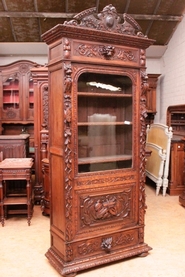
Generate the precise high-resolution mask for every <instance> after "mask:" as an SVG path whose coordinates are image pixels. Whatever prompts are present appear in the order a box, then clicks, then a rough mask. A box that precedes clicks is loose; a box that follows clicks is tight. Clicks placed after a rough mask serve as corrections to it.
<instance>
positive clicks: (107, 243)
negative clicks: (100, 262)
mask: <svg viewBox="0 0 185 277" xmlns="http://www.w3.org/2000/svg"><path fill="white" fill-rule="evenodd" d="M111 247H112V238H106V239H103V240H102V244H101V248H102V249H103V250H105V251H106V252H110V250H111Z"/></svg>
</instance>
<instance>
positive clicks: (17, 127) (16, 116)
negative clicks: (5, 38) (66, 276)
mask: <svg viewBox="0 0 185 277" xmlns="http://www.w3.org/2000/svg"><path fill="white" fill-rule="evenodd" d="M36 66H38V65H37V64H36V63H34V62H32V61H28V60H19V61H17V62H14V63H11V64H8V65H4V66H0V134H2V135H19V134H20V133H28V134H29V135H30V142H29V144H30V147H33V146H34V94H33V79H32V76H31V72H30V69H31V68H33V67H36Z"/></svg>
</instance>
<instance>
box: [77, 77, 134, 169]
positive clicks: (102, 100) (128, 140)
mask: <svg viewBox="0 0 185 277" xmlns="http://www.w3.org/2000/svg"><path fill="white" fill-rule="evenodd" d="M132 106H133V104H132V82H131V80H130V78H128V77H127V76H119V75H115V76H114V75H108V74H95V73H85V74H82V75H81V76H80V78H79V83H78V165H79V166H78V170H79V172H80V173H82V172H92V171H101V170H111V169H119V168H131V167H132V128H133V126H132V113H133V112H132Z"/></svg>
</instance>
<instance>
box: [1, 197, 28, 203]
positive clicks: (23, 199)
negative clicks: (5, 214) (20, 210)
mask: <svg viewBox="0 0 185 277" xmlns="http://www.w3.org/2000/svg"><path fill="white" fill-rule="evenodd" d="M27 202H28V198H27V197H24V196H23V197H7V198H4V199H3V205H23V204H27Z"/></svg>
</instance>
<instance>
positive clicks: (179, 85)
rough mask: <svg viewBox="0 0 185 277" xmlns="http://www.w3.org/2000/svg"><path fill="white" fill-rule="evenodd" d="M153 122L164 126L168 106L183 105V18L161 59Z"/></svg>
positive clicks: (184, 63) (184, 70) (184, 45)
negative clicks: (155, 113) (155, 111)
mask: <svg viewBox="0 0 185 277" xmlns="http://www.w3.org/2000/svg"><path fill="white" fill-rule="evenodd" d="M160 65H161V76H160V77H159V81H158V88H157V115H156V117H155V122H160V123H163V124H166V112H167V108H168V106H171V105H178V104H185V18H183V20H182V21H181V22H180V24H179V25H178V28H177V29H176V31H175V33H174V35H173V37H172V38H171V40H170V42H169V44H168V47H167V49H166V51H165V53H164V55H163V57H162V58H161V61H160Z"/></svg>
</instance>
